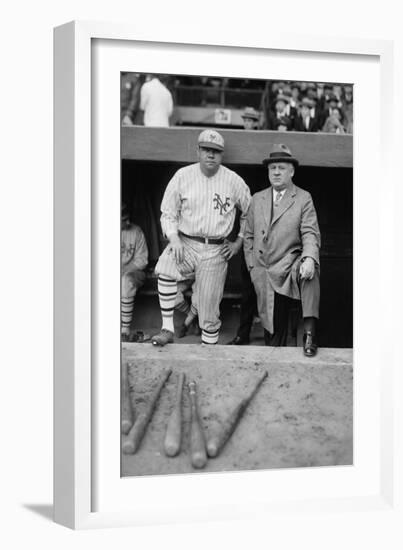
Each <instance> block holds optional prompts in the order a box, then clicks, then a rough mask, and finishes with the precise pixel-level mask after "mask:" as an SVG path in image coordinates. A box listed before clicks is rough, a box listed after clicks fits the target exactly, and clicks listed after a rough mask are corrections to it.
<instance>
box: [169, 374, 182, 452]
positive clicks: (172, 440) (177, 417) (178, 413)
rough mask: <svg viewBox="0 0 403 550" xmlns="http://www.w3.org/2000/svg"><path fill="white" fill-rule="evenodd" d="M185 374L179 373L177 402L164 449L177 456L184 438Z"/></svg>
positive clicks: (172, 413) (170, 419)
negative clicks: (183, 402)
mask: <svg viewBox="0 0 403 550" xmlns="http://www.w3.org/2000/svg"><path fill="white" fill-rule="evenodd" d="M184 381H185V375H184V374H183V373H180V374H179V375H178V386H177V390H176V398H175V404H174V406H173V409H172V412H171V416H170V417H169V420H168V424H167V430H166V433H165V440H164V450H165V454H166V455H167V456H176V455H177V454H178V453H179V450H180V448H181V438H182V388H183V383H184Z"/></svg>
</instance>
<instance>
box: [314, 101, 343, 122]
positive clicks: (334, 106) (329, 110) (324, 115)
mask: <svg viewBox="0 0 403 550" xmlns="http://www.w3.org/2000/svg"><path fill="white" fill-rule="evenodd" d="M334 111H339V113H340V119H341V123H342V124H343V122H344V113H343V111H342V109H341V108H340V106H339V100H338V99H337V97H336V96H335V95H334V94H330V95H329V98H328V102H327V107H326V108H325V109H324V111H322V112H321V114H320V118H319V126H320V129H323V126H324V124H325V122H326V120H327V119H328V118H329V117H331V116H332V114H333V112H334Z"/></svg>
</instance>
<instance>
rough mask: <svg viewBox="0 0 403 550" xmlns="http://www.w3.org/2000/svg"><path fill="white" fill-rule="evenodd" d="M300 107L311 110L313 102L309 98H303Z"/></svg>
mask: <svg viewBox="0 0 403 550" xmlns="http://www.w3.org/2000/svg"><path fill="white" fill-rule="evenodd" d="M302 105H305V107H309V108H310V109H312V107H313V106H314V105H315V102H314V101H313V100H312V99H311V98H309V97H304V98H303V99H302V101H301V106H302Z"/></svg>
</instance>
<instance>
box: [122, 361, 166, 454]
mask: <svg viewBox="0 0 403 550" xmlns="http://www.w3.org/2000/svg"><path fill="white" fill-rule="evenodd" d="M171 372H172V370H171V369H168V370H166V371H164V372H163V373H162V375H161V377H160V379H159V382H158V385H157V387H156V388H155V390H154V392H153V393H152V395H151V397H150V399H149V401H148V403H147V405H146V406H145V410H144V411H143V412H142V413H141V414H139V415H138V417H137V418H136V421H135V423H134V424H133V426H132V428H131V430H130V432H129V433H128V435H127V436H126V437H125V440H124V441H123V444H122V450H123V452H124V453H125V454H134V453H135V452H136V451H137V450H138V448H139V446H140V443H141V440H142V439H143V436H144V434H145V431H146V428H147V425H148V423H149V422H150V420H151V417H152V415H153V412H154V409H155V405H156V403H157V401H158V397H159V395H160V393H161V390H162V388H163V387H164V384H165V382H166V381H167V380H168V378H169V376H170V374H171Z"/></svg>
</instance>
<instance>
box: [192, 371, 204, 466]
mask: <svg viewBox="0 0 403 550" xmlns="http://www.w3.org/2000/svg"><path fill="white" fill-rule="evenodd" d="M189 396H190V410H191V415H192V416H191V423H190V453H191V462H192V466H193V467H194V468H204V466H205V465H206V464H207V453H206V441H205V439H204V433H203V429H202V427H201V424H200V419H199V411H198V406H197V396H196V382H194V381H193V382H189Z"/></svg>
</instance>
